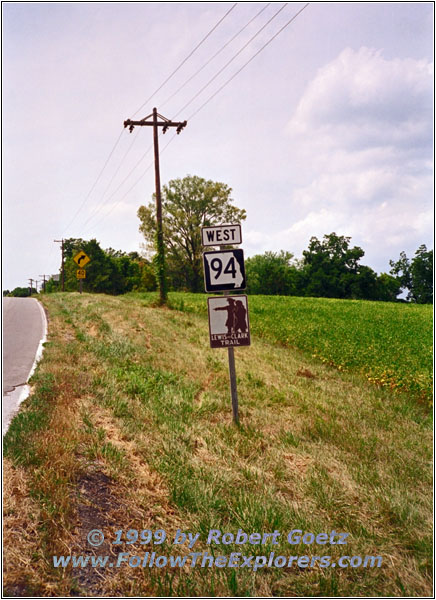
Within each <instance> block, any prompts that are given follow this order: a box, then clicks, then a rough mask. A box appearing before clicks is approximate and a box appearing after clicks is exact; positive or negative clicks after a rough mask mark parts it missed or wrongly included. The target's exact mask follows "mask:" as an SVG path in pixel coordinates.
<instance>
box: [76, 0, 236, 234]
mask: <svg viewBox="0 0 436 600" xmlns="http://www.w3.org/2000/svg"><path fill="white" fill-rule="evenodd" d="M237 4H238V3H237V2H235V4H233V6H231V7H230V9H229V10H228V11H227V12H226V13H225V15H224V16H223V17H221V19H219V20H218V22H217V23H216V24H215V25H214V26H213V27H212V29H211V30H210V31H209V32H208V33H207V34H206V35H205V36H204V37H203V39H202V40H201V41H200V42H199V43H198V44H197V45H196V46H195V48H194V49H193V50H192V51H191V52H190V53H189V54H188V55H187V56H186V57H185V58H184V59H183V61H182V62H181V63H180V64H179V66H178V67H177V68H176V69H174V71H173V72H172V73H171V74H170V75H168V77H167V78H166V79H165V81H164V82H163V83H162V84H161V85H160V86H159V87H158V88H157V89H156V90H155V91H154V92H153V94H152V95H151V96H150V97H149V98H147V100H145V102H144V103H143V104H142V105H141V106H140V107H139V109H138V110H137V111H136V112H135V113H134V115H133V116H135V115H136V114H137V113H138V112H139V111H140V110H142V108H143V107H144V106H145V105H146V104H147V103H148V102H149V101H150V100H151V99H152V98H153V96H155V94H157V92H159V91H160V90H161V89H162V88H163V87H164V85H165V84H166V83H168V81H169V80H170V79H171V78H172V77H173V76H174V75H175V74H176V73H177V71H179V69H180V68H181V67H182V66H183V65H184V64H185V63H186V62H187V61H188V60H189V58H191V56H192V55H193V54H194V53H195V52H196V51H197V50H198V48H200V46H201V45H202V44H203V43H204V42H205V41H206V40H207V38H208V37H209V36H210V35H211V34H212V33H213V32H214V31H215V29H217V27H218V26H219V25H220V24H221V23H222V22H223V21H224V19H225V18H226V17H227V16H228V15H229V14H230V13H231V12H232V10H233V9H234V8H236V6H237ZM123 131H124V130H122V131H121V133H120V135H119V137H118V139H117V140H116V142H115V144H114V146H113V148H112V150H111V152H110V153H109V156H108V158H107V159H106V161H105V163H104V165H103V168H102V169H101V171H100V173H99V175H98V177H97V179H96V180H95V182H94V184H93V186H92V187H91V189H90V190H89V192H88V194H87V196H86V197H85V199H84V200H83V202H82V204H81V205H80V206H79V208H78V209H77V211H76V213H75V214H74V216H73V218H72V219H71V220H70V222H69V224H68V225H67V227H66V228H65V231H67V230H68V229H69V228H70V227H71V225H72V223H73V222H74V221H75V219H76V218H77V216H78V214H79V213H80V211H81V210H82V208H83V207H84V206H85V204H86V202H87V201H88V199H89V197H90V196H91V194H92V192H93V190H94V189H95V187H96V185H97V183H98V182H99V180H100V178H101V176H102V174H103V172H104V170H105V168H106V166H107V164H108V163H109V160H110V158H111V157H112V155H113V153H114V152H115V149H116V147H117V146H118V143H119V141H120V139H121V136H122V134H123ZM132 146H133V142H132V144H131V145H130V147H129V149H128V150H127V152H126V153H125V155H124V156H123V158H122V159H121V163H120V165H119V166H118V168H117V170H116V173H118V171H119V169H120V167H121V165H122V164H123V162H124V160H125V158H126V156H127V155H128V154H129V152H130V150H131V148H132ZM147 152H149V150H148V151H147ZM141 160H142V158H141V159H140V161H141ZM140 161H139V162H140ZM137 164H138V163H137ZM136 166H137V165H135V167H134V168H133V169H132V170H131V171H130V172H129V175H127V177H126V179H127V178H128V177H129V176H130V174H131V173H132V171H133V170H134V169H135V168H136ZM116 173H115V174H114V175H113V177H112V178H111V181H110V183H109V185H108V187H107V188H106V190H105V191H104V193H103V196H102V198H101V200H103V198H104V196H105V194H106V192H107V189H108V188H109V187H110V185H111V183H112V181H113V180H114V178H115V176H116ZM126 179H124V180H123V182H122V183H121V185H123V184H124V182H125V180H126ZM121 185H120V186H119V187H118V188H117V190H116V191H118V190H119V188H120V187H121ZM111 197H112V196H110V198H111ZM110 198H109V199H110ZM103 204H104V203H103ZM103 204H101V203H100V205H99V207H98V209H97V210H94V211H93V213H92V214H91V216H90V217H89V218H88V219H87V220H86V221H85V223H84V225H83V226H85V225H86V224H87V223H88V222H89V221H90V219H91V218H92V216H93V215H95V213H96V212H97V213H98V212H99V210H100V208H102V206H103Z"/></svg>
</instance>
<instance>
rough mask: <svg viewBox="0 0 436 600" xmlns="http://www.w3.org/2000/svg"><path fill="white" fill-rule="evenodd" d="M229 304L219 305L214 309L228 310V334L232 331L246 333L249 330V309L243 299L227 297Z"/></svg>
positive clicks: (226, 323)
mask: <svg viewBox="0 0 436 600" xmlns="http://www.w3.org/2000/svg"><path fill="white" fill-rule="evenodd" d="M227 302H228V303H229V304H228V306H219V307H218V308H214V310H226V311H227V320H226V322H225V325H226V327H227V335H231V334H232V333H237V332H238V331H241V332H242V333H245V332H246V331H247V328H248V325H247V319H246V315H247V309H246V308H245V306H244V303H243V302H242V300H237V301H236V302H235V300H234V299H233V298H227Z"/></svg>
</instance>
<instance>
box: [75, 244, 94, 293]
mask: <svg viewBox="0 0 436 600" xmlns="http://www.w3.org/2000/svg"><path fill="white" fill-rule="evenodd" d="M73 260H74V262H75V263H76V264H77V266H78V267H79V269H77V272H76V278H77V281H78V282H79V292H80V293H82V291H83V280H84V279H85V277H86V271H85V269H84V268H83V267H84V266H85V265H87V264H88V263H89V262H90V261H91V259H90V258H89V256H88V255H87V254H86V253H85V252H84V251H83V250H80V252H79V253H78V254H76V256H74V258H73Z"/></svg>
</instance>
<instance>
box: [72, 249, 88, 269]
mask: <svg viewBox="0 0 436 600" xmlns="http://www.w3.org/2000/svg"><path fill="white" fill-rule="evenodd" d="M73 260H74V262H75V263H76V264H78V265H79V267H80V268H83V267H84V266H85V265H87V264H88V263H89V262H90V260H91V259H90V258H89V256H88V255H87V254H86V253H85V252H83V250H80V252H79V253H78V254H76V256H75V257H74V258H73Z"/></svg>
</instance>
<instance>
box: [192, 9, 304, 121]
mask: <svg viewBox="0 0 436 600" xmlns="http://www.w3.org/2000/svg"><path fill="white" fill-rule="evenodd" d="M309 4H310V2H307V3H306V4H305V5H304V6H303V8H301V9H300V10H299V11H298V12H297V13H295V15H294V16H293V17H292V18H291V19H289V21H288V22H287V23H285V25H283V27H282V28H281V29H279V30H278V31H277V33H275V34H274V35H273V37H272V38H270V39H269V40H268V41H267V42H266V44H264V45H263V46H262V48H260V49H259V50H258V51H257V52H256V53H255V54H253V56H252V57H251V58H250V59H249V60H247V62H246V63H245V64H243V65H242V67H241V68H240V69H238V70H237V71H236V72H235V73H234V74H233V75H232V76H231V77H230V78H229V79H228V80H227V81H226V82H225V83H223V85H222V86H221V87H219V88H218V89H217V90H216V91H215V92H214V93H213V94H212V96H210V97H209V98H208V99H207V100H206V102H204V103H203V104H202V105H201V106H200V107H199V108H197V110H196V111H195V112H194V113H192V115H191V116H190V117H189V119H188V120H190V119H192V118H193V117H195V115H197V114H198V113H199V112H200V110H202V109H203V108H204V107H205V106H206V104H209V102H210V101H211V100H212V99H213V98H215V96H216V95H217V94H219V93H220V92H221V91H222V90H223V89H224V88H225V87H226V86H227V85H228V84H229V83H230V82H231V81H233V79H234V78H235V77H236V76H237V75H239V73H240V72H241V71H242V70H243V69H245V67H246V66H247V65H248V64H250V63H251V61H252V60H254V59H255V58H256V56H258V55H259V54H260V53H261V52H262V51H263V50H265V48H266V47H267V46H268V45H269V44H271V42H272V41H273V40H275V38H276V37H277V36H278V35H279V34H280V33H281V32H282V31H284V29H286V27H288V26H289V25H290V24H291V23H292V21H294V20H295V19H296V18H297V17H298V16H299V15H300V14H301V13H302V12H303V10H305V9H306V8H307V7H308V6H309Z"/></svg>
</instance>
